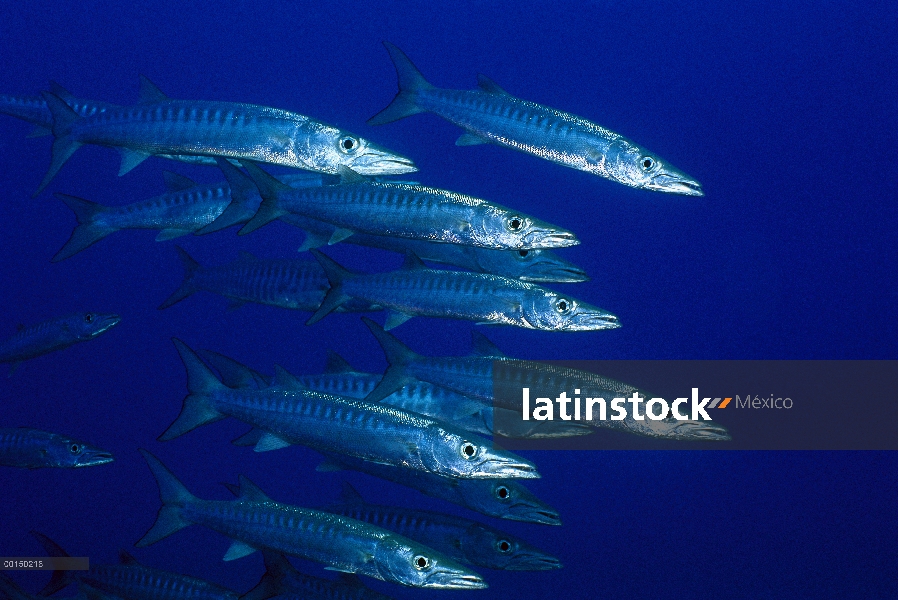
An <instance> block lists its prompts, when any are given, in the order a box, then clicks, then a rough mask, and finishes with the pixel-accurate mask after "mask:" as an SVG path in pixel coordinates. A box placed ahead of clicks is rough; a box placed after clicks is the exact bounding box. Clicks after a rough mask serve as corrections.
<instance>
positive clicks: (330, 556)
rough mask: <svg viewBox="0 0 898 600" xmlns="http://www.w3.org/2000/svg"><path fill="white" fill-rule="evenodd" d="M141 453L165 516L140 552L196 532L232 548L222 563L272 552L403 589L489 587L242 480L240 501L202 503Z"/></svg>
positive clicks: (419, 551) (373, 531)
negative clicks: (188, 530) (209, 533)
mask: <svg viewBox="0 0 898 600" xmlns="http://www.w3.org/2000/svg"><path fill="white" fill-rule="evenodd" d="M141 453H142V454H143V456H144V458H145V459H146V461H147V464H148V465H149V466H150V470H151V471H152V472H153V475H155V477H156V481H157V483H158V484H159V496H160V499H161V501H162V508H161V509H160V510H159V515H158V517H157V519H156V523H155V524H154V525H153V527H152V528H151V529H150V531H149V532H147V534H146V535H145V536H144V537H143V538H142V539H141V540H140V541H139V542H137V544H136V545H137V546H148V545H150V544H154V543H156V542H158V541H159V540H161V539H163V538H165V537H167V536H169V535H171V534H172V533H175V532H176V531H178V530H180V529H183V528H184V527H188V526H189V525H193V524H196V525H204V526H206V527H208V528H210V529H212V530H214V531H218V532H219V533H222V534H224V535H226V536H228V537H230V538H232V539H233V540H234V542H233V544H232V545H231V547H230V549H229V550H228V552H227V554H225V557H224V559H225V560H234V559H237V558H241V557H243V556H247V555H249V554H252V553H253V552H255V551H257V550H260V549H263V548H267V549H270V550H274V551H276V552H282V553H284V554H289V555H292V556H297V557H300V558H305V559H308V560H313V561H316V562H319V563H323V564H325V565H327V567H326V568H328V569H331V570H335V571H342V572H346V573H359V574H362V575H367V576H369V577H374V578H376V579H380V580H382V581H390V582H393V583H399V584H401V585H407V586H414V587H426V588H434V589H482V588H485V587H486V583H485V582H484V581H483V579H481V577H480V576H479V575H477V574H476V573H474V572H473V571H471V570H469V569H466V568H465V567H463V566H461V565H459V564H457V563H456V562H455V561H453V560H451V559H450V558H448V557H445V556H443V555H442V554H440V553H438V552H436V551H435V550H432V549H430V548H427V547H425V546H423V545H421V544H419V543H417V542H414V541H412V540H409V539H407V538H404V537H402V536H400V535H397V534H395V533H392V532H390V531H387V530H385V529H381V528H380V527H375V526H373V525H369V524H367V523H362V522H360V521H356V520H355V519H349V518H347V517H340V516H337V515H333V514H330V513H326V512H322V511H317V510H311V509H307V508H300V507H298V506H291V505H288V504H281V503H279V502H275V501H273V500H272V499H271V498H269V497H268V496H266V495H265V494H264V493H263V492H262V490H260V489H259V488H258V487H256V486H255V485H254V484H253V483H252V482H251V481H249V480H248V479H246V478H245V477H243V476H241V477H240V489H239V497H238V498H237V499H236V500H234V501H229V502H225V501H216V500H201V499H199V498H197V497H195V496H194V495H193V494H191V493H190V492H189V491H187V488H185V487H184V485H183V484H182V483H181V482H180V481H178V480H177V478H176V477H175V476H174V475H173V474H172V472H171V471H169V470H168V469H167V468H166V467H165V465H163V464H162V463H161V462H160V461H159V459H157V458H156V457H155V456H153V455H152V454H150V453H149V452H147V451H146V450H141Z"/></svg>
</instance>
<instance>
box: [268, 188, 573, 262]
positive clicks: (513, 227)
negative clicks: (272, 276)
mask: <svg viewBox="0 0 898 600" xmlns="http://www.w3.org/2000/svg"><path fill="white" fill-rule="evenodd" d="M264 195H265V194H264V193H263V196H264ZM276 204H277V206H278V208H279V209H280V212H279V214H282V213H283V212H290V213H294V214H297V215H301V216H303V217H308V218H311V219H317V220H319V221H324V222H327V223H330V224H332V225H334V226H336V227H338V228H342V229H346V230H350V231H353V232H360V233H366V234H370V235H381V236H392V237H397V238H410V239H415V240H425V241H430V242H440V243H450V244H461V245H466V246H476V247H480V248H492V249H504V250H509V249H511V250H518V249H531V248H558V247H566V246H572V245H575V244H578V243H579V242H578V241H577V239H576V238H575V236H574V235H573V234H572V233H571V232H569V231H566V230H563V229H561V228H559V227H556V226H554V225H550V224H549V223H546V222H543V221H540V220H538V219H535V218H533V217H530V216H528V215H525V214H523V213H520V212H518V211H514V210H511V209H509V208H506V207H504V206H501V205H498V204H494V203H491V202H488V201H486V200H481V199H479V198H473V197H471V196H465V195H463V194H458V193H455V192H449V191H446V190H439V189H435V188H429V187H425V186H421V185H408V184H393V183H377V182H371V183H353V184H341V185H333V186H323V187H320V188H304V189H300V190H290V189H283V190H282V191H281V192H280V193H279V194H278V196H277V199H276Z"/></svg>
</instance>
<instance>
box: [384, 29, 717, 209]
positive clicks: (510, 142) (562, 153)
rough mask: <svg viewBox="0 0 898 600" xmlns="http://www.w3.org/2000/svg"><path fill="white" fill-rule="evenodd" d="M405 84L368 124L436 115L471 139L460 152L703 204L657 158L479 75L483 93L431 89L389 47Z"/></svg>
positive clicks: (697, 191)
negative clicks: (525, 159) (530, 158)
mask: <svg viewBox="0 0 898 600" xmlns="http://www.w3.org/2000/svg"><path fill="white" fill-rule="evenodd" d="M384 46H386V48H387V51H388V52H389V53H390V58H391V59H392V60H393V65H394V66H395V67H396V75H397V76H398V79H399V93H398V94H397V95H396V98H394V99H393V102H392V103H391V104H390V105H389V106H387V108H385V109H384V110H383V111H381V112H380V113H378V114H377V115H375V116H374V117H372V118H371V119H369V120H368V124H369V125H382V124H384V123H390V122H392V121H396V120H398V119H402V118H404V117H408V116H410V115H414V114H417V113H421V112H432V113H434V114H436V115H438V116H440V117H442V118H444V119H446V120H447V121H449V122H450V123H453V124H455V125H458V126H459V127H462V128H464V129H465V130H466V131H467V133H465V134H464V135H462V136H461V137H460V138H458V141H457V142H456V145H458V146H473V145H476V144H496V145H499V146H505V147H506V148H514V149H515V150H521V151H522V152H526V153H528V154H533V155H534V156H538V157H540V158H543V159H546V160H549V161H552V162H555V163H558V164H561V165H564V166H566V167H571V168H572V169H577V170H580V171H586V172H588V173H593V174H594V175H599V176H601V177H605V178H607V179H611V180H612V181H617V182H618V183H622V184H624V185H628V186H630V187H635V188H640V189H644V190H651V191H655V192H668V193H672V194H684V195H686V196H703V195H704V194H703V192H702V189H701V184H699V183H698V182H697V181H695V180H694V179H693V178H692V177H689V176H688V175H686V174H685V173H683V172H682V171H679V170H678V169H676V168H674V167H673V166H671V165H669V164H668V163H667V162H666V161H664V160H662V159H661V158H659V157H658V156H657V155H655V154H654V153H652V152H649V151H647V150H645V149H644V148H640V147H639V146H638V145H636V144H635V143H633V142H631V141H630V140H628V139H627V138H625V137H623V136H621V135H619V134H617V133H614V132H613V131H608V130H607V129H605V128H604V127H600V126H599V125H596V124H595V123H592V122H591V121H587V120H586V119H583V118H581V117H577V116H575V115H572V114H569V113H565V112H561V111H560V110H555V109H553V108H549V107H547V106H543V105H541V104H537V103H535V102H530V101H527V100H521V99H520V98H515V97H514V96H512V95H511V94H509V93H508V92H506V91H505V90H503V89H502V88H500V87H499V86H498V85H496V83H495V82H494V81H492V80H491V79H489V78H487V77H485V76H484V75H479V76H478V78H477V83H478V86H479V88H480V89H479V90H449V89H440V88H436V87H434V86H432V85H431V84H430V83H428V82H427V80H426V79H424V76H423V75H421V73H420V71H418V69H417V68H415V65H413V64H412V62H411V61H410V60H409V58H408V56H406V55H405V53H403V52H402V50H400V49H399V48H397V47H396V46H394V45H393V44H390V43H389V42H384Z"/></svg>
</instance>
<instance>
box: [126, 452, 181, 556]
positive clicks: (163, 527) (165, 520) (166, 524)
mask: <svg viewBox="0 0 898 600" xmlns="http://www.w3.org/2000/svg"><path fill="white" fill-rule="evenodd" d="M140 453H141V454H143V457H144V459H145V460H146V461H147V465H149V467H150V471H152V472H153V476H154V477H156V483H157V484H158V485H159V499H160V500H161V501H162V508H160V509H159V514H158V515H157V517H156V522H155V523H153V526H152V527H151V528H150V530H149V531H148V532H147V533H146V535H144V536H143V537H142V538H140V541H138V542H137V543H136V544H134V545H135V546H137V547H142V546H149V545H150V544H155V543H156V542H158V541H159V540H161V539H163V538H166V537H168V536H170V535H171V534H173V533H174V532H176V531H178V530H179V529H183V528H185V527H187V526H188V525H190V523H189V522H188V521H185V520H184V519H183V518H182V517H181V506H183V505H184V504H187V503H188V502H191V501H193V500H196V498H195V497H194V496H193V494H191V493H190V492H189V491H187V488H186V487H184V484H183V483H181V482H180V481H178V478H177V477H175V475H174V473H172V472H171V471H169V470H168V467H166V466H165V465H163V464H162V461H160V460H159V459H158V458H156V457H155V456H153V455H152V454H150V453H149V452H147V451H146V450H144V449H142V448H141V449H140Z"/></svg>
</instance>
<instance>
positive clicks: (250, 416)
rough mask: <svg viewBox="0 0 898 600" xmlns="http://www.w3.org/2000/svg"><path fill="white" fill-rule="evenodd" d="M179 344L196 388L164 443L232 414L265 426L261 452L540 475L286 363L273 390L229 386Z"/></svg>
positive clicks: (469, 437) (484, 445)
mask: <svg viewBox="0 0 898 600" xmlns="http://www.w3.org/2000/svg"><path fill="white" fill-rule="evenodd" d="M174 342H175V346H176V347H177V349H178V352H179V354H180V355H181V359H182V361H183V362H184V366H185V368H186V369H187V378H188V381H187V387H188V390H189V392H190V393H189V395H188V396H187V397H186V398H185V399H184V406H183V408H182V410H181V414H180V415H179V416H178V418H177V420H175V422H174V423H172V425H171V426H170V427H169V428H168V429H167V430H166V431H165V433H163V434H162V435H161V436H160V437H159V439H160V440H161V441H167V440H171V439H174V438H176V437H178V436H180V435H183V434H184V433H187V432H188V431H191V430H193V429H195V428H196V427H199V426H200V425H204V424H206V423H211V422H214V421H218V420H220V419H223V418H225V417H228V416H230V417H233V418H236V419H238V420H240V421H243V422H244V423H247V424H250V425H253V426H254V427H257V428H258V429H260V430H262V431H263V432H264V433H263V434H262V435H261V437H260V438H259V440H258V443H257V444H256V451H257V452H262V451H267V450H275V449H278V448H283V447H285V446H288V445H290V444H302V445H304V446H308V447H310V448H313V449H316V450H319V451H322V452H331V453H339V454H346V455H349V456H355V457H357V458H361V459H363V460H369V461H375V462H381V463H387V464H392V465H396V466H402V467H405V468H409V469H417V470H421V471H426V472H429V473H436V474H440V475H444V476H447V477H473V478H477V477H480V478H496V477H520V478H525V479H532V478H537V477H539V473H538V472H537V470H536V466H535V465H534V464H533V463H531V462H530V461H527V460H525V459H523V458H521V457H519V456H516V455H514V454H512V453H510V452H506V451H503V450H498V449H493V448H492V447H491V444H490V442H488V441H487V440H485V439H482V438H480V437H479V436H476V435H474V434H472V433H470V432H467V431H464V430H461V429H458V428H455V427H452V426H451V425H449V424H446V423H443V422H440V421H437V420H435V419H432V418H429V417H425V416H423V415H418V414H416V413H411V412H408V411H404V410H401V409H398V408H395V407H392V406H387V405H384V404H379V403H370V402H365V401H363V400H356V399H351V398H344V397H342V396H333V395H330V394H324V393H321V392H316V391H313V390H309V389H308V388H305V387H304V386H302V385H301V384H299V383H298V382H297V381H296V380H295V378H294V377H293V376H292V375H290V374H289V373H287V372H286V371H284V370H283V369H281V368H279V367H278V368H277V374H276V380H275V382H274V383H273V384H272V385H271V386H270V387H268V388H265V389H261V390H257V389H251V388H238V389H232V388H229V387H227V386H225V385H224V384H223V383H222V382H221V381H219V380H218V379H217V378H216V377H215V375H213V374H212V372H211V371H210V370H209V369H208V367H206V366H205V365H204V364H203V363H202V361H201V360H200V359H199V357H198V356H197V355H196V354H195V353H194V352H193V351H192V350H191V349H190V348H188V347H187V346H186V345H185V344H184V343H183V342H181V341H180V340H174Z"/></svg>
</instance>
